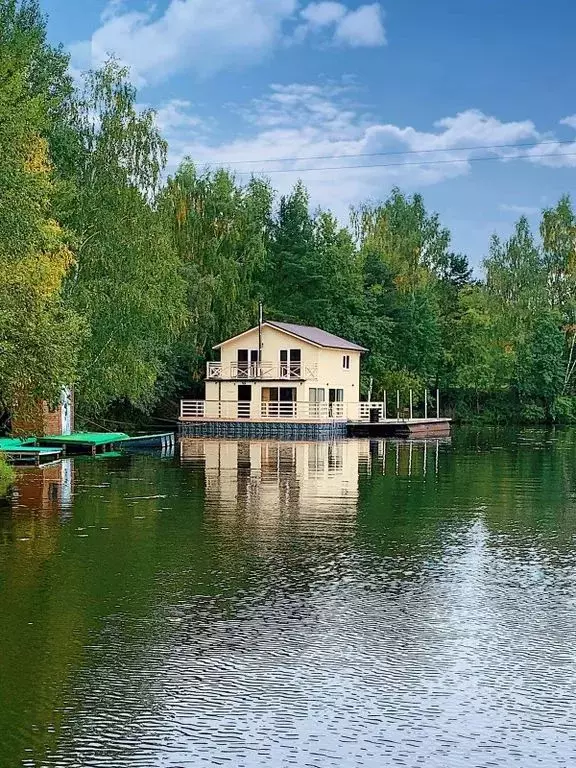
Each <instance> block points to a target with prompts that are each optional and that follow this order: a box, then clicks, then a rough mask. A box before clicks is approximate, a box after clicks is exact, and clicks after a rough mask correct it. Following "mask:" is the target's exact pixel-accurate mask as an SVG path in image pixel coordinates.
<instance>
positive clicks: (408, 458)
mask: <svg viewBox="0 0 576 768" xmlns="http://www.w3.org/2000/svg"><path fill="white" fill-rule="evenodd" d="M450 444H451V441H450V438H439V439H435V440H433V439H428V440H371V441H370V450H369V455H370V462H369V465H368V466H369V469H370V470H371V471H372V472H380V473H381V474H384V475H397V476H399V477H426V476H427V475H431V474H434V475H437V474H438V472H439V470H440V456H441V449H442V446H449V445H450Z"/></svg>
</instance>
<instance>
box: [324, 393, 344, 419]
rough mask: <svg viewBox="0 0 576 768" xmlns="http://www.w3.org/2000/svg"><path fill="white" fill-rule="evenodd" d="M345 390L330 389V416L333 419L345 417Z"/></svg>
mask: <svg viewBox="0 0 576 768" xmlns="http://www.w3.org/2000/svg"><path fill="white" fill-rule="evenodd" d="M343 402H344V390H343V389H329V390H328V403H329V405H328V414H329V416H330V417H333V418H341V417H342V416H343V415H344V406H343V405H342V403H343Z"/></svg>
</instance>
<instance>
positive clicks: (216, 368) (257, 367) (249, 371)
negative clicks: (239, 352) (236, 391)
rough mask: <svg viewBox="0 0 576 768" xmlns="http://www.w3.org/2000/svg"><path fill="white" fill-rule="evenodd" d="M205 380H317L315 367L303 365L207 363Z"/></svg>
mask: <svg viewBox="0 0 576 768" xmlns="http://www.w3.org/2000/svg"><path fill="white" fill-rule="evenodd" d="M206 378H207V379H208V380H209V381H214V380H218V379H235V380H237V379H240V380H245V381H249V380H253V379H268V380H270V381H280V380H283V379H304V380H306V381H316V380H317V379H318V366H317V365H304V364H303V363H264V362H263V363H227V364H224V363H208V364H207V366H206Z"/></svg>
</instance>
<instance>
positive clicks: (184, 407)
mask: <svg viewBox="0 0 576 768" xmlns="http://www.w3.org/2000/svg"><path fill="white" fill-rule="evenodd" d="M347 406H348V404H347V403H309V402H300V401H299V402H243V401H240V402H238V401H232V400H182V401H181V403H180V421H204V420H223V421H238V420H242V419H254V420H256V421H292V420H294V421H298V420H300V421H333V420H335V419H345V418H346V415H347ZM352 410H355V409H352Z"/></svg>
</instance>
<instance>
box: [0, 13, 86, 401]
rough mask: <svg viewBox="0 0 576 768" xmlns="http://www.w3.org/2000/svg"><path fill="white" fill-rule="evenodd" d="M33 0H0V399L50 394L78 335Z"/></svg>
mask: <svg viewBox="0 0 576 768" xmlns="http://www.w3.org/2000/svg"><path fill="white" fill-rule="evenodd" d="M35 10H36V5H35V3H24V4H22V5H19V4H17V3H16V2H9V1H8V0H0V22H1V23H0V73H2V74H1V76H0V77H1V79H0V276H1V279H0V400H1V401H2V403H1V404H2V406H3V408H5V409H9V408H11V407H12V406H13V405H14V404H15V402H16V401H17V402H18V403H19V405H20V407H21V408H23V407H24V405H25V403H26V401H28V400H33V399H36V398H45V399H48V400H51V401H52V400H54V399H55V398H56V397H57V396H58V394H59V391H60V389H61V387H62V386H63V385H65V384H70V383H72V382H73V381H74V378H75V361H76V352H77V349H78V344H79V341H80V336H81V323H80V321H79V318H78V317H77V315H76V314H75V313H74V312H73V311H71V310H70V309H68V308H66V307H65V306H64V304H63V302H62V296H61V288H62V282H63V280H64V278H65V276H66V274H67V271H68V270H69V269H70V267H71V266H72V265H73V263H74V255H73V253H72V251H71V250H70V248H69V246H68V242H67V240H68V238H67V233H66V232H65V231H64V230H63V229H62V227H61V226H60V224H59V223H58V222H57V221H55V220H54V219H53V217H52V210H51V208H52V201H53V198H54V194H55V185H54V182H53V178H52V167H51V164H50V161H49V157H48V149H47V144H46V141H45V139H44V138H43V136H42V135H43V133H44V132H45V131H46V130H47V128H48V127H49V125H50V114H49V109H50V103H51V102H50V94H49V93H48V92H46V89H44V91H42V89H40V88H39V86H38V82H39V79H38V78H36V77H33V76H32V75H33V73H34V72H35V71H36V69H35V67H36V65H37V62H38V59H39V58H41V54H42V51H43V50H44V49H43V45H44V42H43V41H44V35H45V30H44V27H43V24H42V21H41V19H40V18H39V17H38V16H35V15H34V12H35Z"/></svg>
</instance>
